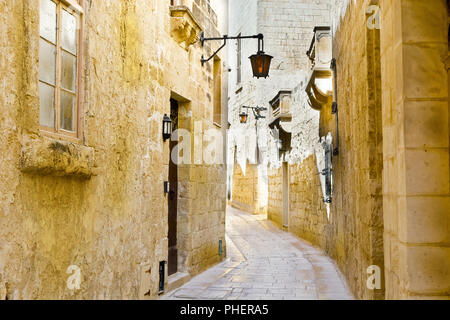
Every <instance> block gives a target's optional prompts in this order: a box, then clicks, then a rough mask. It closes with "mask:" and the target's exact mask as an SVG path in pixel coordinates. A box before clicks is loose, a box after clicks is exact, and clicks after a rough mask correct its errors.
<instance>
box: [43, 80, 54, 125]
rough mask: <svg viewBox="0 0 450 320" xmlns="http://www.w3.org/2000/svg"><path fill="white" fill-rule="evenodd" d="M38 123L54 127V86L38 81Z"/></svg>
mask: <svg viewBox="0 0 450 320" xmlns="http://www.w3.org/2000/svg"><path fill="white" fill-rule="evenodd" d="M39 99H40V123H41V125H43V126H46V127H50V128H55V88H53V87H52V86H49V85H47V84H45V83H42V82H39Z"/></svg>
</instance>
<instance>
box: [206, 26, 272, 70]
mask: <svg viewBox="0 0 450 320" xmlns="http://www.w3.org/2000/svg"><path fill="white" fill-rule="evenodd" d="M233 39H258V52H256V54H254V55H252V56H250V57H249V59H250V62H251V64H252V71H253V76H254V77H256V78H258V79H259V78H267V77H268V76H269V70H270V63H271V61H272V59H273V57H272V56H269V55H268V54H265V53H264V35H263V34H262V33H259V34H256V35H253V36H237V37H229V36H227V35H224V36H223V37H220V38H205V34H204V33H203V32H202V34H201V36H200V41H201V43H202V46H203V45H204V43H205V41H211V40H223V44H222V46H221V47H220V48H219V49H217V51H216V52H214V53H213V54H212V56H211V57H209V58H208V59H204V58H203V55H202V59H201V62H202V65H204V64H205V62H208V61H209V60H211V59H212V58H213V57H214V56H215V55H216V54H218V53H219V51H220V50H222V49H223V48H224V47H225V45H226V44H227V40H233Z"/></svg>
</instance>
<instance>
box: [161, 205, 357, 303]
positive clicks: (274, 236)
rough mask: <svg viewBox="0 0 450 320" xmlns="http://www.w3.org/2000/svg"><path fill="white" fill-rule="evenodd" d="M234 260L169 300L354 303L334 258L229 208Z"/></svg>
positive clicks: (229, 244) (262, 220)
mask: <svg viewBox="0 0 450 320" xmlns="http://www.w3.org/2000/svg"><path fill="white" fill-rule="evenodd" d="M227 247H228V254H227V256H228V258H227V259H226V260H225V261H224V262H222V263H220V264H218V265H216V266H214V267H212V268H211V269H209V270H208V271H205V272H203V273H201V274H200V275H198V276H196V277H194V278H193V279H192V280H191V281H189V282H188V283H187V284H185V285H184V286H182V287H180V288H178V289H175V290H173V291H172V292H169V293H168V294H167V295H166V296H165V297H164V299H183V300H185V299H189V300H191V299H192V300H195V299H218V300H260V299H264V300H316V299H322V300H326V299H332V300H347V299H352V295H351V293H350V292H349V290H348V289H347V287H346V285H345V282H344V280H343V277H342V275H341V274H340V272H339V271H338V270H337V268H336V266H335V265H334V263H333V262H332V260H331V259H330V258H328V257H326V256H325V255H324V254H323V253H322V252H321V251H320V250H318V249H316V248H314V247H312V246H311V245H309V244H307V243H306V242H304V241H302V240H300V239H299V238H297V237H295V236H293V235H291V234H289V233H287V232H284V231H281V230H280V229H278V228H277V227H276V226H275V225H274V224H273V223H272V222H270V221H268V220H266V216H265V215H251V214H249V213H246V212H243V211H240V210H237V209H234V208H232V207H228V208H227Z"/></svg>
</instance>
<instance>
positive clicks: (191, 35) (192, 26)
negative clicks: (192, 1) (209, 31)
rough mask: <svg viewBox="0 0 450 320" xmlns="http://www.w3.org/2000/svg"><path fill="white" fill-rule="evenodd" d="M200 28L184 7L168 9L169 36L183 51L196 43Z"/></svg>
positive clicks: (189, 11)
mask: <svg viewBox="0 0 450 320" xmlns="http://www.w3.org/2000/svg"><path fill="white" fill-rule="evenodd" d="M201 31H202V28H201V27H200V24H199V22H198V21H197V20H196V18H195V17H194V15H193V14H192V12H191V10H189V8H188V7H186V6H171V7H170V35H171V37H172V38H173V39H174V40H175V41H176V42H177V43H178V44H179V45H180V46H181V47H182V48H184V49H185V50H188V48H189V46H191V45H193V44H194V43H195V42H197V39H198V36H199V34H200V32H201Z"/></svg>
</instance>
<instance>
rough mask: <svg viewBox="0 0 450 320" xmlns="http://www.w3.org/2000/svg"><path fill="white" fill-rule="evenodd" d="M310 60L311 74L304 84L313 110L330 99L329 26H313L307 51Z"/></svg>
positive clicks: (330, 50) (330, 41)
mask: <svg viewBox="0 0 450 320" xmlns="http://www.w3.org/2000/svg"><path fill="white" fill-rule="evenodd" d="M307 55H308V57H309V59H310V60H311V66H312V68H311V70H312V72H311V76H310V78H309V81H308V85H307V86H306V90H305V91H306V93H307V95H308V98H309V104H310V106H311V108H313V109H314V110H318V111H320V110H321V109H322V107H323V106H324V105H326V104H328V103H330V102H331V101H332V95H333V92H332V77H333V73H332V70H331V68H330V65H331V60H332V38H331V28H330V27H316V28H314V37H313V39H312V41H311V46H310V48H309V50H308V52H307Z"/></svg>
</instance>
